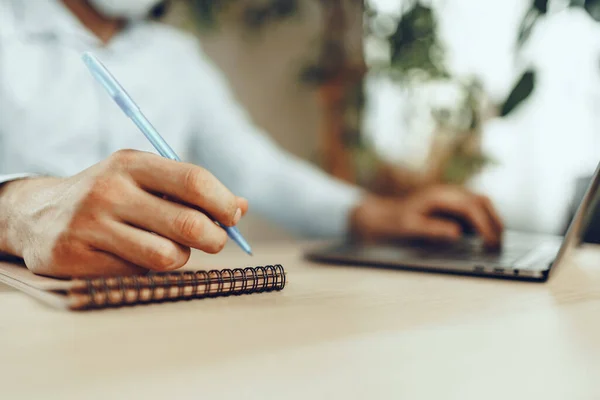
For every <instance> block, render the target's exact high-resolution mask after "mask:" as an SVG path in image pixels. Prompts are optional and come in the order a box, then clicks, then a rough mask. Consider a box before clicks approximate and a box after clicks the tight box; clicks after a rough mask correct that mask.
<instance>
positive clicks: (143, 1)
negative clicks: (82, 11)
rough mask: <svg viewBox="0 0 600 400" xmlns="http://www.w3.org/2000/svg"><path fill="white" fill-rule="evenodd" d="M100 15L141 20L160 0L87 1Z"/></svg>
mask: <svg viewBox="0 0 600 400" xmlns="http://www.w3.org/2000/svg"><path fill="white" fill-rule="evenodd" d="M88 1H89V2H90V4H91V5H92V6H93V7H94V8H95V9H96V10H97V11H98V12H99V13H101V14H103V15H105V16H107V17H111V18H124V19H143V18H146V17H147V16H148V14H150V11H152V9H153V8H154V7H155V6H156V5H158V4H159V3H160V2H161V0H88Z"/></svg>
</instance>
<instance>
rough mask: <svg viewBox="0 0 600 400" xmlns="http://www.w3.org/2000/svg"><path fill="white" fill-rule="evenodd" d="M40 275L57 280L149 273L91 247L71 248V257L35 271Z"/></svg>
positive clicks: (73, 246)
mask: <svg viewBox="0 0 600 400" xmlns="http://www.w3.org/2000/svg"><path fill="white" fill-rule="evenodd" d="M34 272H35V273H37V274H40V275H47V276H52V277H55V278H67V279H71V278H95V277H103V276H129V275H142V274H145V273H146V272H148V270H147V269H144V268H140V267H138V266H136V265H134V264H132V263H130V262H128V261H125V260H123V259H121V258H119V257H116V256H114V255H112V254H108V253H106V252H103V251H99V250H96V249H93V248H90V247H89V246H78V245H76V244H74V245H71V246H70V247H69V257H68V259H66V260H64V261H63V262H53V263H51V264H48V265H43V266H41V267H40V268H36V269H35V270H34Z"/></svg>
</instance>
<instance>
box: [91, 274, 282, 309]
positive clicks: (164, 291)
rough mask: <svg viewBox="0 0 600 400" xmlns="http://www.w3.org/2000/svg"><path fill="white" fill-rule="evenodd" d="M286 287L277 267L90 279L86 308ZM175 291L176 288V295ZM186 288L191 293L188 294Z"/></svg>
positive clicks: (268, 290)
mask: <svg viewBox="0 0 600 400" xmlns="http://www.w3.org/2000/svg"><path fill="white" fill-rule="evenodd" d="M285 284H286V276H285V271H284V269H283V266H281V265H280V264H276V265H267V266H264V267H262V266H261V267H254V268H252V267H247V268H244V269H242V268H235V269H223V270H210V271H208V272H207V271H196V272H191V271H184V272H166V273H157V274H152V275H147V276H131V277H120V278H95V279H87V280H86V281H85V288H86V290H85V292H86V294H87V295H88V296H89V304H88V306H87V308H101V307H107V306H109V307H110V306H112V307H115V306H122V305H132V304H139V303H153V302H163V301H178V300H191V299H195V298H204V297H218V296H241V295H244V294H251V293H263V292H272V291H279V290H282V289H283V288H284V287H285ZM214 285H216V288H215V289H213V288H214ZM173 288H177V291H176V292H175V293H173V291H172V289H173ZM186 288H187V289H190V290H191V292H189V293H187V294H186ZM201 288H203V291H201V290H200V289H201ZM146 291H147V292H146ZM128 293H133V294H134V296H132V297H131V296H130V297H128ZM144 293H148V295H147V296H146V295H144Z"/></svg>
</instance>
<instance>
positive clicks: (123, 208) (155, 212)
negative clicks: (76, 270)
mask: <svg viewBox="0 0 600 400" xmlns="http://www.w3.org/2000/svg"><path fill="white" fill-rule="evenodd" d="M115 213H116V215H117V217H118V218H120V219H122V220H123V221H125V222H127V223H129V224H131V225H134V226H136V227H138V228H141V229H143V230H147V231H150V232H155V233H158V234H159V235H161V236H163V237H165V238H167V239H170V240H172V241H175V242H177V243H180V244H182V245H184V246H187V247H193V248H195V249H199V250H202V251H204V252H207V253H211V254H215V253H218V252H220V251H221V250H223V247H225V244H226V243H227V233H226V232H225V230H223V229H222V228H221V227H219V226H217V224H215V223H214V222H213V221H212V220H211V219H210V218H208V217H207V216H206V215H204V214H203V213H201V212H200V211H198V210H195V209H193V208H190V207H186V206H185V205H183V204H179V203H174V202H171V201H168V200H164V199H162V198H159V197H156V196H153V195H151V194H149V193H147V192H144V191H143V190H140V189H137V190H136V191H133V193H132V194H130V195H129V196H128V200H127V202H124V203H123V204H122V205H120V206H119V207H118V209H117V210H115Z"/></svg>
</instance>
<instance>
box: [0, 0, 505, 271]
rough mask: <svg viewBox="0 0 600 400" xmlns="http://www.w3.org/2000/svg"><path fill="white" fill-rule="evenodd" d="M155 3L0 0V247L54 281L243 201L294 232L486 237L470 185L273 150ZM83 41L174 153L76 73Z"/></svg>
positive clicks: (201, 237)
mask: <svg viewBox="0 0 600 400" xmlns="http://www.w3.org/2000/svg"><path fill="white" fill-rule="evenodd" d="M159 3H160V2H159V1H157V0H87V1H82V0H62V1H61V0H37V1H35V2H30V1H21V0H0V33H1V36H0V174H2V175H3V176H2V177H1V178H0V184H1V185H2V186H0V252H1V253H3V254H6V255H12V256H16V257H19V258H22V259H24V261H25V263H26V265H27V266H28V268H30V269H31V270H32V271H33V272H34V273H38V274H44V275H51V276H58V277H75V276H97V275H111V274H134V273H141V272H144V271H148V270H155V271H167V270H174V269H177V268H180V267H181V266H183V265H184V264H185V263H186V262H187V260H188V258H189V255H190V249H192V248H194V249H198V250H201V251H204V252H207V253H218V252H219V251H220V250H221V249H222V248H223V246H224V245H225V242H226V240H227V236H226V234H225V232H224V230H223V229H221V228H220V227H219V226H217V225H216V224H215V223H213V222H212V221H211V219H209V217H208V216H211V217H212V218H214V219H216V220H217V221H219V222H220V223H222V224H224V225H227V226H232V225H235V224H237V223H238V222H239V221H240V218H241V217H242V216H243V215H244V214H245V213H246V212H247V210H248V204H249V203H250V204H252V207H253V209H254V210H256V211H257V212H258V213H260V214H263V215H265V216H267V217H268V218H270V219H271V220H273V221H275V222H277V223H279V224H282V225H284V226H285V227H287V228H289V229H290V230H292V231H294V232H296V233H298V234H299V235H306V236H312V237H332V238H333V237H343V236H344V235H353V236H355V237H357V238H359V239H362V240H377V239H396V238H426V239H433V240H455V239H457V238H458V237H460V235H461V228H460V224H459V223H457V222H453V221H452V220H450V219H447V218H442V217H440V215H441V214H440V213H444V214H448V215H450V214H451V215H454V216H458V217H459V218H460V219H461V220H465V221H468V222H469V224H470V225H471V226H473V227H474V228H475V230H476V231H477V232H478V233H479V234H481V236H482V237H483V239H484V240H485V242H486V243H487V244H489V245H497V244H498V243H499V242H500V238H501V232H502V223H501V221H500V218H499V217H498V215H497V213H496V211H495V210H494V208H493V206H492V204H491V203H490V201H489V200H488V199H487V198H485V197H483V196H479V195H477V194H473V193H469V192H467V191H466V190H463V189H461V188H459V187H451V186H433V187H430V188H426V189H423V190H420V191H417V192H415V193H411V194H408V195H406V196H403V197H398V198H391V197H379V196H377V195H374V194H371V193H366V192H364V191H363V190H361V189H359V188H357V187H354V186H352V185H349V184H346V183H343V182H341V181H338V180H336V179H334V178H332V177H330V176H328V175H327V174H325V173H324V172H322V171H320V170H319V169H318V168H316V167H314V166H311V165H309V164H308V163H306V162H304V161H302V160H300V159H297V158H295V157H293V156H292V155H290V154H288V153H286V152H285V151H283V150H282V149H280V148H279V147H278V146H277V145H276V144H275V143H274V142H273V141H272V140H271V139H270V138H269V137H268V136H267V135H265V134H264V133H263V132H261V131H260V130H259V129H258V128H257V127H256V126H254V125H253V123H252V122H251V119H250V118H249V116H248V115H247V114H246V112H245V111H244V110H243V109H242V108H241V106H240V105H239V104H238V103H237V102H236V100H235V98H234V96H233V94H232V91H231V90H230V88H229V86H228V84H227V81H226V80H225V78H224V77H223V76H222V74H221V72H220V71H219V70H218V69H217V68H216V67H215V66H214V65H213V64H212V63H211V62H210V60H208V59H207V57H206V56H205V55H203V53H202V51H201V49H200V47H199V44H198V43H197V42H196V40H195V39H193V38H191V37H189V36H187V35H186V34H184V33H182V32H179V31H177V30H176V29H174V28H172V27H168V26H166V25H165V24H161V23H160V22H158V21H155V20H153V19H152V18H149V15H150V14H151V12H152V11H153V10H155V7H156V6H158V5H160V4H159ZM88 50H89V51H92V52H94V53H95V54H96V55H97V56H98V57H99V58H100V59H101V60H103V62H104V63H105V64H106V65H107V66H108V67H109V69H111V71H112V72H113V73H114V74H115V76H116V77H117V78H118V79H119V80H120V81H121V82H122V84H123V85H124V86H125V87H126V88H127V90H128V92H129V93H130V94H131V95H132V97H133V98H134V99H136V100H137V101H138V103H139V105H140V107H141V108H142V109H143V110H144V113H145V114H146V115H147V116H148V118H149V119H150V120H151V121H152V122H153V124H154V125H155V126H156V128H157V129H158V131H159V132H161V134H162V135H163V136H164V137H165V139H166V140H167V142H169V143H170V144H171V146H172V147H173V148H174V150H175V151H176V152H177V153H179V154H180V155H181V156H182V158H184V160H187V161H188V162H181V163H178V162H174V161H171V160H167V159H164V158H161V157H160V156H158V155H155V154H153V152H152V148H151V147H150V145H149V143H147V141H146V139H145V138H144V137H143V135H142V134H141V133H140V132H139V131H137V128H136V127H135V126H134V125H133V124H132V123H131V121H129V120H128V119H127V118H126V117H125V116H124V115H123V114H122V112H121V110H119V109H118V107H116V106H115V104H114V103H113V102H112V99H110V97H109V96H108V95H107V94H106V93H105V92H104V91H103V89H102V88H101V87H100V86H99V85H98V84H97V83H96V82H95V81H94V80H93V79H92V77H91V75H90V74H89V71H87V69H86V67H85V65H84V64H83V62H82V61H81V54H82V53H83V52H84V51H88ZM120 149H135V150H120ZM209 171H210V172H209ZM234 193H235V194H234Z"/></svg>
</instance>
